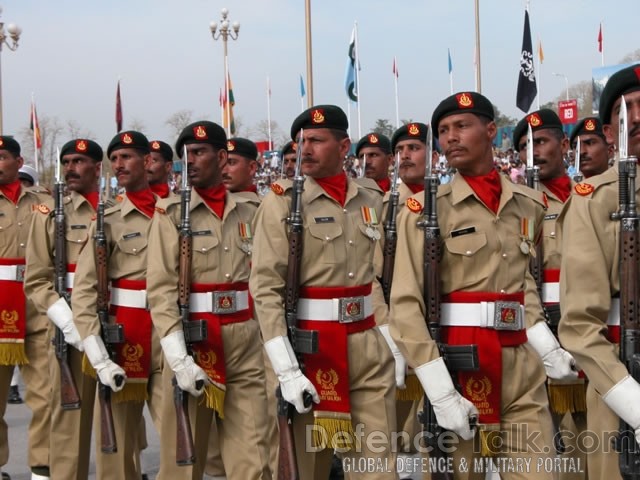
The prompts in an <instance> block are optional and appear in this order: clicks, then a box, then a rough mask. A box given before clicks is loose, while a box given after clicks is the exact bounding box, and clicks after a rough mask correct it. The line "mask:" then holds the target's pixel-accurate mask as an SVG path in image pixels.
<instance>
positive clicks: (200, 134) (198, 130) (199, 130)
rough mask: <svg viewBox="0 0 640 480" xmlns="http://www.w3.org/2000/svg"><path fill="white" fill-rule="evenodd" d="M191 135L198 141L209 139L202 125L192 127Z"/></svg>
mask: <svg viewBox="0 0 640 480" xmlns="http://www.w3.org/2000/svg"><path fill="white" fill-rule="evenodd" d="M193 135H194V136H195V137H196V138H197V139H198V140H208V139H209V136H208V135H207V129H206V128H204V127H203V126H202V125H197V126H195V127H193Z"/></svg>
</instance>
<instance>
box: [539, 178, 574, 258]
mask: <svg viewBox="0 0 640 480" xmlns="http://www.w3.org/2000/svg"><path fill="white" fill-rule="evenodd" d="M574 186H575V182H573V181H571V194H572V195H573V194H574V192H575V190H574V189H573V187H574ZM540 187H541V189H540V191H541V192H543V193H544V194H545V195H546V196H547V204H548V207H547V211H546V212H545V215H544V227H543V237H542V239H543V244H542V251H543V252H544V264H543V268H544V269H545V270H548V269H553V270H557V269H559V268H560V261H561V259H562V253H561V248H560V247H561V240H560V237H559V231H558V227H556V222H557V221H558V218H559V216H560V214H561V213H562V211H563V210H564V208H565V207H566V205H567V204H566V203H563V202H562V200H560V199H559V198H558V197H557V196H556V195H555V194H554V193H552V192H551V190H549V189H548V188H547V187H545V186H544V184H542V183H541V184H540ZM568 201H569V200H568V199H567V202H568Z"/></svg>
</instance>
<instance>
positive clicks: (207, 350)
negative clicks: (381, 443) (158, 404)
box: [148, 121, 270, 480]
mask: <svg viewBox="0 0 640 480" xmlns="http://www.w3.org/2000/svg"><path fill="white" fill-rule="evenodd" d="M185 145H186V149H187V162H188V170H187V171H188V175H189V179H190V181H191V185H192V192H191V206H190V207H191V208H190V220H191V230H192V232H193V259H192V263H191V278H189V279H187V281H188V282H191V305H190V313H191V317H192V319H193V320H201V319H204V320H205V321H206V328H207V332H208V333H207V337H206V339H204V340H202V341H199V342H194V343H193V344H192V345H191V346H190V347H191V348H192V349H193V352H194V353H193V355H191V354H189V353H188V351H187V345H186V343H185V333H184V330H183V325H182V324H181V320H180V314H179V311H178V290H177V285H178V280H179V278H178V270H179V269H178V265H179V261H180V258H179V253H178V250H179V238H178V227H179V226H180V214H181V212H180V199H179V198H174V199H168V200H166V201H165V202H164V203H162V204H161V206H162V208H163V210H164V211H163V213H162V214H159V215H157V216H156V217H155V218H154V221H153V222H152V228H151V241H150V244H149V255H150V258H152V259H154V260H153V261H151V262H150V263H149V270H148V277H149V295H150V297H149V300H150V305H151V312H152V316H153V322H154V326H155V330H156V331H157V332H158V335H159V336H160V337H161V340H160V342H161V344H162V349H163V351H164V355H165V358H166V364H167V366H168V367H169V368H166V369H165V372H164V378H163V382H164V386H165V389H166V391H171V388H172V387H171V379H172V377H173V376H174V375H175V378H176V381H177V385H178V386H179V387H180V388H181V389H182V390H184V391H186V392H188V393H189V394H191V395H190V397H189V410H190V420H191V428H192V430H193V434H194V439H195V455H196V463H195V464H194V465H190V466H178V465H176V443H175V442H176V415H175V408H174V404H173V399H172V398H171V397H170V396H168V395H167V396H166V397H165V402H164V404H163V407H162V412H163V415H162V417H163V422H162V428H163V430H162V433H161V438H162V440H163V441H162V444H161V460H160V472H159V474H158V478H159V479H161V480H162V479H171V480H173V479H176V478H185V479H187V478H188V479H200V478H202V475H203V472H204V468H205V461H206V459H207V446H208V440H209V435H210V431H211V425H212V422H215V423H216V427H217V433H218V436H219V438H218V441H219V446H220V450H221V452H222V460H223V463H224V470H225V471H226V475H227V478H229V479H239V480H240V479H242V480H244V479H256V480H257V479H267V478H269V475H270V473H269V468H268V445H267V438H266V424H267V420H266V418H265V417H266V406H265V405H266V393H265V380H264V360H263V354H262V349H261V343H260V332H259V326H258V323H257V322H256V321H255V320H254V319H253V309H252V307H251V305H252V304H251V302H250V297H249V291H248V281H249V267H250V254H251V250H252V247H251V242H252V239H253V237H252V234H251V225H250V224H251V221H252V219H253V215H254V212H255V210H256V207H255V205H254V203H253V202H251V201H250V200H249V199H247V198H246V197H244V196H237V195H231V194H229V193H228V192H227V190H226V188H225V186H224V184H223V183H222V169H223V167H224V165H225V163H226V162H227V139H226V135H225V133H224V130H223V129H222V127H220V126H219V125H217V124H215V123H212V122H207V121H201V122H196V123H193V124H191V125H189V126H187V127H185V129H184V130H183V131H182V133H181V134H180V136H179V138H178V140H177V142H176V152H178V153H179V154H182V152H183V147H184V146H185ZM202 381H203V382H204V388H202V386H201V385H200V384H199V382H202ZM203 393H205V394H206V395H205V397H206V398H205V400H201V399H199V398H196V397H199V396H201V395H202V394H203ZM247 452H250V454H247Z"/></svg>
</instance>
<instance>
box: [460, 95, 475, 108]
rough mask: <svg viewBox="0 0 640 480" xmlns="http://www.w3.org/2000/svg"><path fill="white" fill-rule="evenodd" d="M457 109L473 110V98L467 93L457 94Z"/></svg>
mask: <svg viewBox="0 0 640 480" xmlns="http://www.w3.org/2000/svg"><path fill="white" fill-rule="evenodd" d="M456 100H457V101H458V107H459V108H473V97H472V96H471V95H469V94H468V93H466V92H464V93H459V94H458V95H456Z"/></svg>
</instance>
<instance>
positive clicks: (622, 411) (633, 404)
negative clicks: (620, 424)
mask: <svg viewBox="0 0 640 480" xmlns="http://www.w3.org/2000/svg"><path fill="white" fill-rule="evenodd" d="M602 400H603V401H604V403H606V404H607V406H608V407H609V408H610V409H611V410H613V411H614V413H615V414H616V415H618V416H619V417H620V418H621V419H622V420H624V421H625V422H626V423H627V424H629V426H630V427H631V428H632V429H633V430H634V433H635V437H636V442H638V443H640V384H638V382H637V381H636V380H635V379H634V378H633V377H632V376H631V375H627V376H626V377H624V378H623V379H622V380H620V381H619V382H618V383H616V384H615V385H614V386H613V387H611V388H610V389H609V391H608V392H607V393H605V394H604V395H603V396H602Z"/></svg>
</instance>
